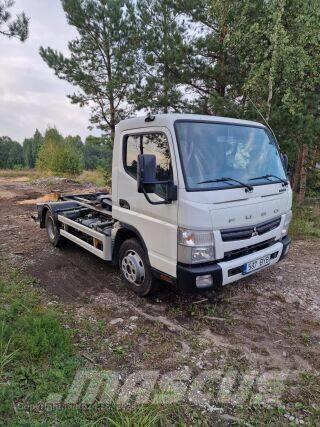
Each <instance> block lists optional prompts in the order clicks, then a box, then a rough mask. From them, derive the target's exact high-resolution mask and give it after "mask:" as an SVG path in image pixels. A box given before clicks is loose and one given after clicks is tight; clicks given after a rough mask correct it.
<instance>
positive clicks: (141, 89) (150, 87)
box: [133, 0, 188, 113]
mask: <svg viewBox="0 0 320 427" xmlns="http://www.w3.org/2000/svg"><path fill="white" fill-rule="evenodd" d="M178 17H179V12H178V11H177V10H176V9H175V8H174V2H172V1H171V0H156V1H152V2H150V1H148V0H139V1H138V2H137V20H138V27H139V30H140V31H139V33H140V49H141V55H140V57H139V74H140V78H139V84H138V85H137V86H136V87H135V90H134V93H133V99H134V100H135V104H136V107H137V108H138V109H142V108H146V107H150V108H151V109H152V110H153V111H155V112H165V113H168V112H170V111H181V109H184V108H185V103H186V102H185V100H184V98H183V94H182V91H181V90H180V87H179V85H180V86H181V81H180V79H179V71H180V68H181V66H182V60H183V58H184V57H185V55H186V53H187V51H188V47H187V44H186V42H185V34H186V25H185V22H184V20H179V19H178Z"/></svg>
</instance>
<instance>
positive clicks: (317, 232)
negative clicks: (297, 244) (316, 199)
mask: <svg viewBox="0 0 320 427" xmlns="http://www.w3.org/2000/svg"><path fill="white" fill-rule="evenodd" d="M289 234H290V236H292V237H293V238H294V239H301V238H306V237H316V238H320V204H312V205H302V206H299V205H297V204H296V203H294V205H293V218H292V222H291V225H290V232H289Z"/></svg>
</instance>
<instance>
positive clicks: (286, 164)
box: [281, 153, 289, 173]
mask: <svg viewBox="0 0 320 427" xmlns="http://www.w3.org/2000/svg"><path fill="white" fill-rule="evenodd" d="M281 160H282V164H283V167H284V170H285V172H286V173H288V169H289V159H288V155H287V154H285V153H281Z"/></svg>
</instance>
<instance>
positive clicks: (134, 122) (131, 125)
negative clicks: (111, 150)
mask: <svg viewBox="0 0 320 427" xmlns="http://www.w3.org/2000/svg"><path fill="white" fill-rule="evenodd" d="M152 117H154V119H153V120H152V121H148V120H147V121H146V118H147V115H144V116H138V117H133V118H130V119H125V120H122V121H121V122H120V123H118V124H117V126H116V130H117V131H120V132H122V131H125V130H129V129H139V128H146V127H154V126H164V127H168V128H170V127H172V126H173V125H174V122H176V121H177V120H187V121H205V122H212V123H217V122H218V123H230V124H237V125H244V126H257V127H261V128H266V127H265V126H264V125H263V124H262V123H259V122H254V121H251V120H240V119H234V118H231V117H221V116H207V115H202V114H177V113H172V114H155V115H154V116H152Z"/></svg>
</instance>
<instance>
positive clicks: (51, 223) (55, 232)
mask: <svg viewBox="0 0 320 427" xmlns="http://www.w3.org/2000/svg"><path fill="white" fill-rule="evenodd" d="M45 225H46V230H47V235H48V239H49V242H50V243H51V244H52V245H53V246H55V247H56V246H59V244H60V243H61V235H60V231H59V228H58V227H57V224H56V221H55V219H54V218H53V215H52V213H51V212H50V211H49V210H48V211H47V212H46V219H45Z"/></svg>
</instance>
